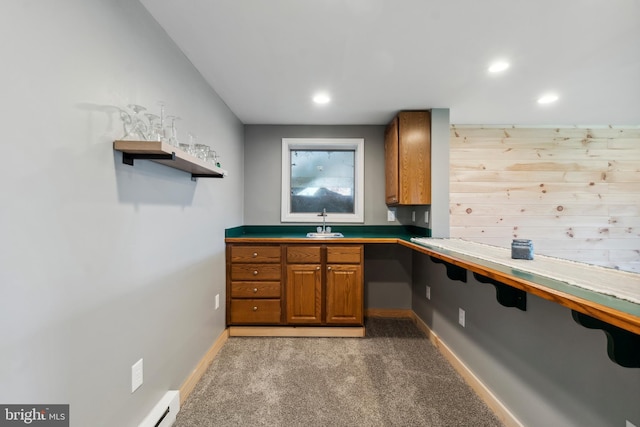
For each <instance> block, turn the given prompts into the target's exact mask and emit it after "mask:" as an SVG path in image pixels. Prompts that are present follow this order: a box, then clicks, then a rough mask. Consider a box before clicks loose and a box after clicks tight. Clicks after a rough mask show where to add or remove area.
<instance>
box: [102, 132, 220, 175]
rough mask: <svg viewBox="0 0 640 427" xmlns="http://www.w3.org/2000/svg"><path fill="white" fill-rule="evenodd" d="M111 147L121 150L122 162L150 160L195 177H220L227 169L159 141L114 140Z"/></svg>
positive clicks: (131, 163) (131, 162) (129, 163)
mask: <svg viewBox="0 0 640 427" xmlns="http://www.w3.org/2000/svg"><path fill="white" fill-rule="evenodd" d="M113 149H114V150H116V151H121V152H122V163H125V164H127V165H131V166H133V162H134V160H135V159H143V160H151V161H153V162H156V163H160V164H162V165H165V166H169V167H171V168H174V169H179V170H182V171H185V172H189V173H190V174H191V179H193V180H195V179H196V178H222V177H224V176H226V175H227V171H226V170H224V169H221V168H219V167H217V166H214V165H213V164H211V163H208V162H205V161H204V160H202V159H199V158H197V157H195V156H192V155H191V154H187V153H185V152H184V151H182V150H180V149H179V148H177V147H174V146H173V145H169V144H167V143H166V142H161V141H114V143H113Z"/></svg>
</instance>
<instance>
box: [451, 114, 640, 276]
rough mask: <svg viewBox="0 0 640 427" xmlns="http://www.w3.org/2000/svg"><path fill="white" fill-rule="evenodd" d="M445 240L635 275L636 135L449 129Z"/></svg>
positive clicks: (639, 259)
mask: <svg viewBox="0 0 640 427" xmlns="http://www.w3.org/2000/svg"><path fill="white" fill-rule="evenodd" d="M450 150H451V152H450V162H451V164H450V169H449V170H450V213H451V218H450V220H451V233H450V234H451V237H453V238H462V239H466V240H472V241H476V242H482V243H487V244H492V245H497V246H503V247H510V246H511V240H512V239H513V238H521V239H531V240H533V242H534V249H535V253H537V254H545V255H550V256H557V257H560V258H566V259H571V260H575V261H581V262H587V263H591V264H597V265H603V266H606V267H613V268H618V269H621V270H627V271H634V272H639V273H640V127H630V128H614V127H602V128H579V127H570V128H546V127H545V128H542V127H536V128H526V127H517V126H466V125H464V126H460V125H452V126H451V139H450Z"/></svg>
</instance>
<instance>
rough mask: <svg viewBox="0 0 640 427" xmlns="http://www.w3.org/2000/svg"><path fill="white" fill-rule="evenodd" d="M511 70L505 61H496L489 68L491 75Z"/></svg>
mask: <svg viewBox="0 0 640 427" xmlns="http://www.w3.org/2000/svg"><path fill="white" fill-rule="evenodd" d="M507 68H509V63H508V62H505V61H496V62H494V63H493V64H491V65H490V66H489V72H490V73H499V72H500V71H504V70H506V69H507Z"/></svg>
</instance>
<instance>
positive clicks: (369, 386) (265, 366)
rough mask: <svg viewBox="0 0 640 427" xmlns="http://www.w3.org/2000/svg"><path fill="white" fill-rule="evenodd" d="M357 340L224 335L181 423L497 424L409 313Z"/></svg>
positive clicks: (376, 322)
mask: <svg viewBox="0 0 640 427" xmlns="http://www.w3.org/2000/svg"><path fill="white" fill-rule="evenodd" d="M366 327H367V336H366V337H365V338H239V337H235V338H230V339H229V340H228V341H227V343H226V344H225V346H224V347H223V348H222V350H221V351H220V353H219V354H218V356H217V357H216V359H215V360H214V362H213V363H212V365H211V367H210V368H209V370H208V371H207V372H206V374H205V375H204V376H203V378H202V380H201V381H200V382H199V383H198V385H197V386H196V388H195V390H194V391H193V393H192V394H191V395H190V396H189V398H188V399H187V401H186V402H185V404H184V406H183V407H182V408H181V410H180V412H179V413H178V418H177V422H176V424H175V426H176V427H185V426H447V427H448V426H474V427H477V426H501V425H502V424H501V423H500V422H499V420H498V419H497V418H496V417H495V416H494V415H493V413H492V412H491V411H490V410H489V409H488V407H487V406H486V405H485V404H484V403H483V402H482V401H481V400H480V399H479V398H478V397H477V395H475V394H474V392H473V391H472V390H471V389H470V388H469V387H468V386H467V385H466V383H465V382H464V381H463V380H462V378H461V377H460V376H459V375H458V374H457V373H456V372H455V371H454V370H453V368H452V367H451V366H450V365H449V364H448V362H447V361H446V360H445V359H444V358H443V357H442V356H441V355H440V353H439V352H438V350H437V349H436V348H435V347H434V346H433V345H432V344H431V343H430V342H429V341H428V340H427V339H426V337H425V336H424V335H423V334H422V332H421V331H420V330H419V329H417V328H416V326H415V325H414V324H413V322H411V321H410V320H398V319H367V323H366Z"/></svg>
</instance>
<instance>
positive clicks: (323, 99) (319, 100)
mask: <svg viewBox="0 0 640 427" xmlns="http://www.w3.org/2000/svg"><path fill="white" fill-rule="evenodd" d="M329 101H331V98H330V97H329V95H327V94H326V93H324V92H323V93H316V94H315V95H314V96H313V102H315V103H316V104H327V103H329Z"/></svg>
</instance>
